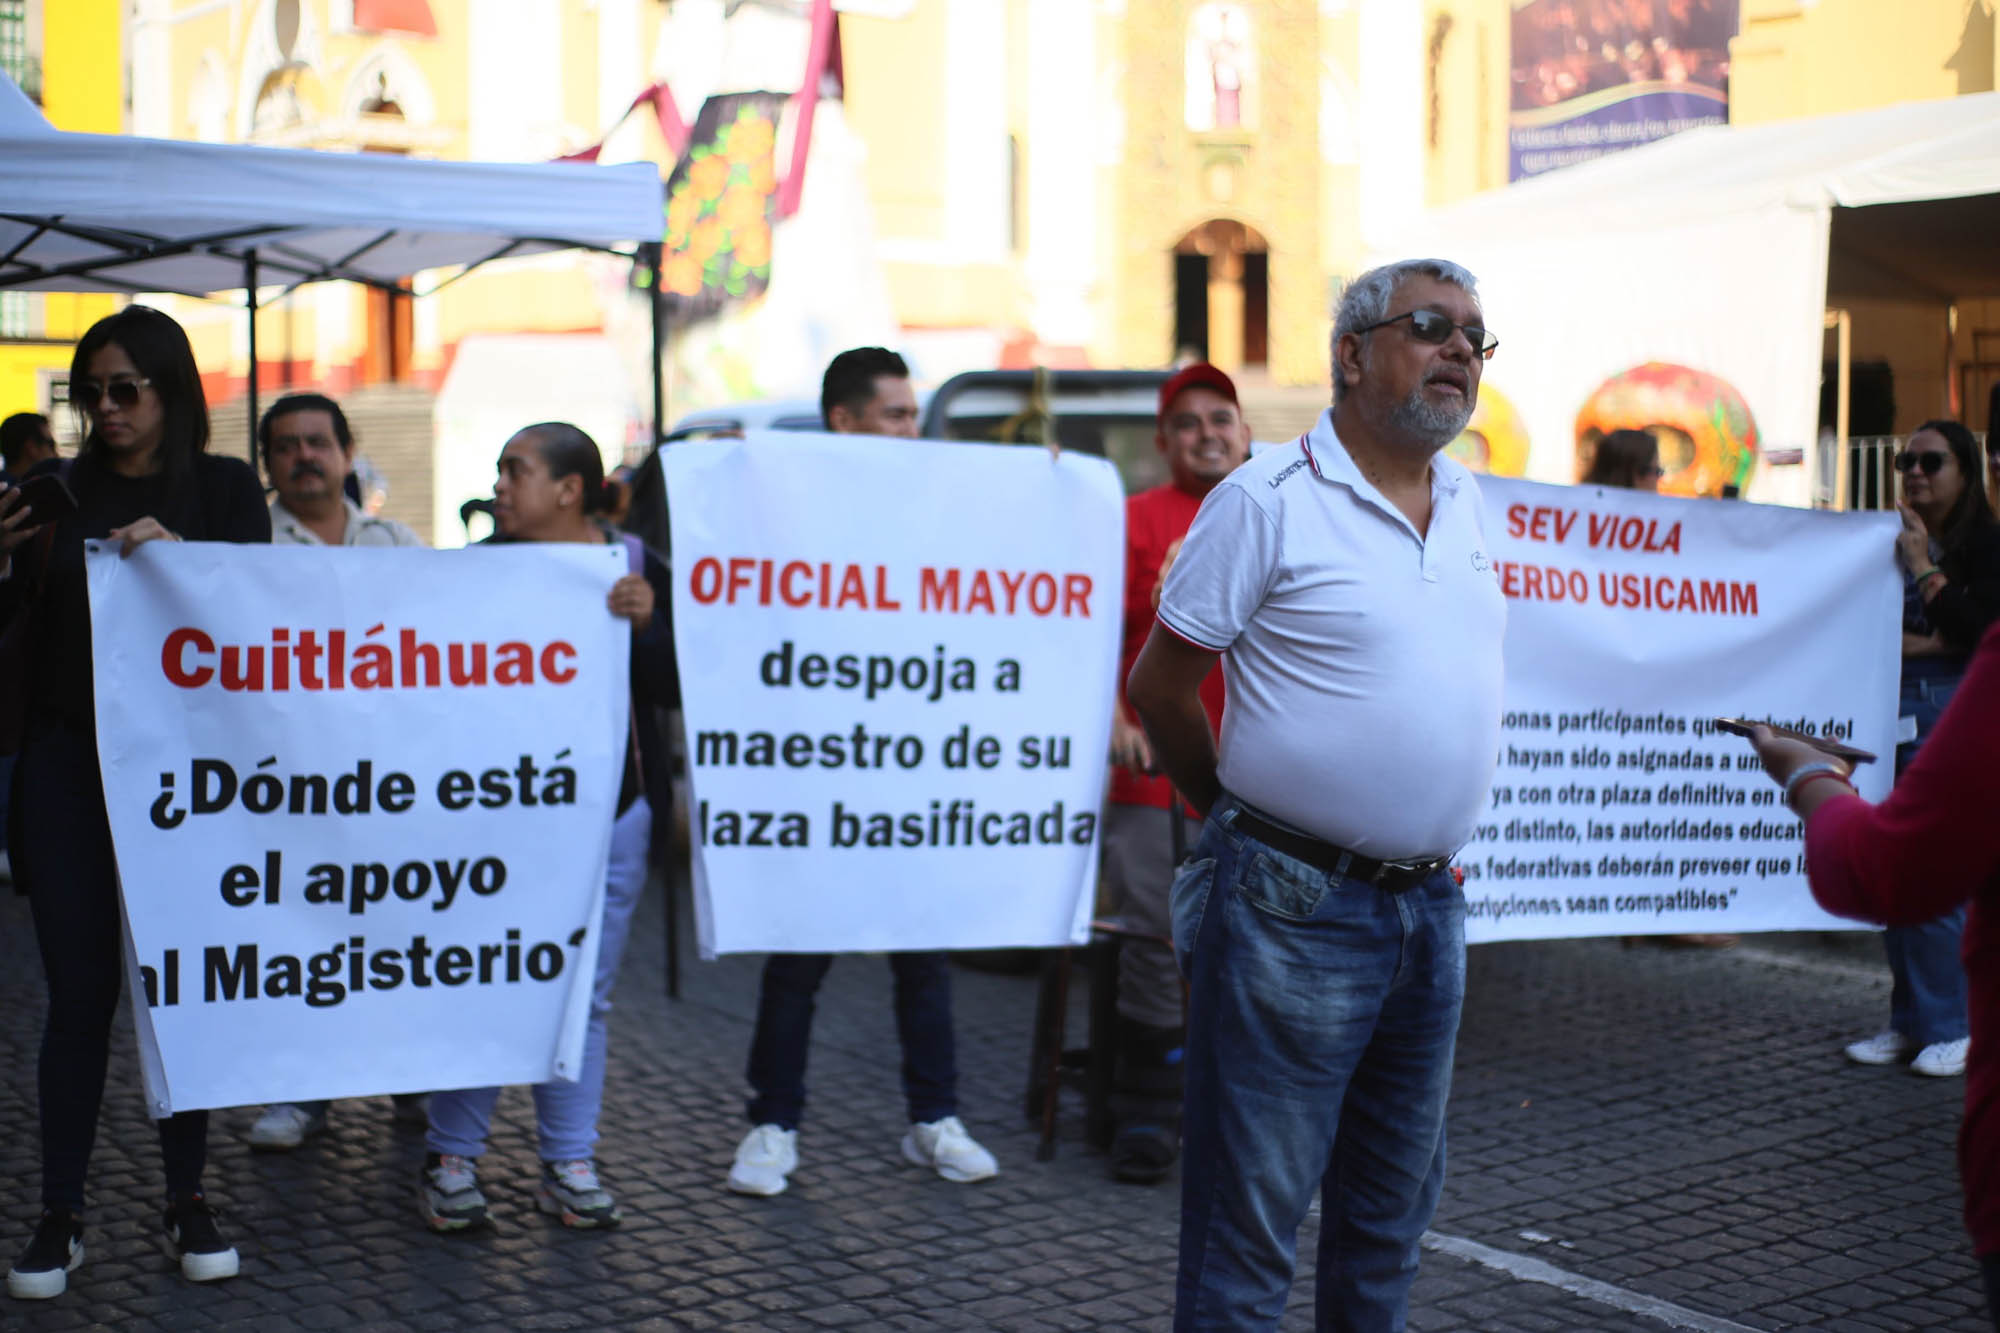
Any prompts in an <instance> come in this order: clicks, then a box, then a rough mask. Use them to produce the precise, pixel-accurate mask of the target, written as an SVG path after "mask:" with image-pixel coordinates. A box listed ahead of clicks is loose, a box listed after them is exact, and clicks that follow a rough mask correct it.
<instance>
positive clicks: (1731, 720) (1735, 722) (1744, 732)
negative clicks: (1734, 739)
mask: <svg viewBox="0 0 2000 1333" xmlns="http://www.w3.org/2000/svg"><path fill="white" fill-rule="evenodd" d="M1755 727H1769V728H1770V731H1771V734H1772V735H1773V736H1782V737H1784V738H1785V739H1786V740H1788V741H1804V742H1805V743H1806V744H1807V745H1810V746H1812V747H1813V749H1815V750H1819V751H1821V752H1823V753H1825V754H1830V755H1832V756H1833V757H1834V758H1836V759H1845V760H1846V761H1847V762H1848V763H1850V764H1872V763H1874V762H1875V756H1874V755H1872V754H1870V753H1868V751H1866V750H1860V749H1856V748H1855V747H1854V746H1852V745H1847V744H1844V743H1842V742H1840V741H1836V740H1829V739H1827V738H1826V737H1824V736H1808V735H1806V734H1805V733H1804V732H1803V731H1794V730H1793V729H1792V728H1790V727H1773V726H1771V724H1770V723H1768V722H1752V721H1750V720H1749V719H1748V718H1741V717H1718V718H1716V719H1715V729H1716V730H1717V731H1726V732H1728V733H1729V734H1730V735H1732V736H1748V735H1749V734H1750V732H1751V729H1752V728H1755Z"/></svg>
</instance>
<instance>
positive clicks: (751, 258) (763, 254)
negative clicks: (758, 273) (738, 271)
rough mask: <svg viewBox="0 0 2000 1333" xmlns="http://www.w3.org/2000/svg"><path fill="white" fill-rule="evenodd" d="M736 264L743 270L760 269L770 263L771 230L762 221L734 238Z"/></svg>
mask: <svg viewBox="0 0 2000 1333" xmlns="http://www.w3.org/2000/svg"><path fill="white" fill-rule="evenodd" d="M736 262H737V263H739V264H741V265H743V267H745V268H762V267H764V266H765V265H766V264H768V263H770V262H771V229H770V228H769V227H767V226H765V225H764V224H763V222H762V221H759V222H758V224H757V225H756V226H754V227H746V228H745V229H744V230H743V231H742V232H741V233H740V234H739V235H738V236H737V237H736Z"/></svg>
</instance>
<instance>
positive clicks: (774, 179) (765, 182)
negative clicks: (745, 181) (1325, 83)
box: [749, 158, 778, 194]
mask: <svg viewBox="0 0 2000 1333" xmlns="http://www.w3.org/2000/svg"><path fill="white" fill-rule="evenodd" d="M749 183H750V188H751V190H752V191H754V192H755V193H757V194H770V193H771V192H772V191H774V190H776V189H777V188H778V173H777V172H776V171H775V170H774V169H773V168H772V166H771V160H770V159H769V158H765V159H763V160H762V161H760V162H756V163H754V164H752V165H751V167H750V182H749Z"/></svg>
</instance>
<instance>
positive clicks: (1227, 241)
mask: <svg viewBox="0 0 2000 1333" xmlns="http://www.w3.org/2000/svg"><path fill="white" fill-rule="evenodd" d="M1173 260H1174V356H1175V358H1176V359H1179V358H1181V357H1184V356H1186V355H1188V354H1190V353H1192V354H1193V355H1194V356H1196V357H1199V358H1200V359H1202V360H1204V361H1212V362H1214V363H1215V364H1216V365H1218V366H1220V367H1222V368H1223V369H1224V370H1227V371H1231V372H1234V371H1238V370H1243V369H1245V368H1262V367H1263V366H1264V364H1265V363H1266V362H1268V361H1269V360H1270V355H1271V351H1270V349H1271V282H1270V277H1271V253H1270V246H1269V245H1267V244H1266V243H1265V241H1264V238H1263V236H1262V235H1260V234H1259V233H1258V232H1257V231H1256V230H1255V229H1254V228H1252V227H1246V226H1244V225H1243V224H1242V223H1241V222H1237V221H1235V220H1234V219H1232V218H1212V219H1210V220H1209V221H1207V222H1204V223H1202V224H1201V225H1200V226H1199V227H1196V228H1195V229H1194V230H1193V231H1190V232H1189V233H1188V234H1187V235H1185V236H1183V237H1181V238H1180V240H1178V241H1176V242H1175V243H1174V250H1173Z"/></svg>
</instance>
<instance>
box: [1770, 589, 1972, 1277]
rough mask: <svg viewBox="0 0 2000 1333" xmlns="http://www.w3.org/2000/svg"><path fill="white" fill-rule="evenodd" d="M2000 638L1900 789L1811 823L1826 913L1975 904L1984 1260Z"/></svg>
mask: <svg viewBox="0 0 2000 1333" xmlns="http://www.w3.org/2000/svg"><path fill="white" fill-rule="evenodd" d="M1996 764H2000V627H1995V628H1994V629H1991V630H1988V631H1987V633H1986V637H1985V638H1984V639H1983V640H1982V641H1981V642H1980V645H1979V647H1978V649H1977V650H1976V651H1975V652H1974V653H1973V655H1972V660H1971V662H1970V663H1969V664H1968V666H1967V668H1966V673H1965V680H1964V682H1963V683H1962V684H1961V685H1960V686H1959V687H1958V692H1957V693H1956V694H1954V695H1953V696H1952V700H1951V703H1950V704H1949V705H1947V706H1946V708H1945V711H1944V716H1943V717H1942V718H1940V719H1939V720H1938V724H1937V727H1936V728H1935V729H1934V730H1933V731H1932V733H1931V734H1930V735H1929V736H1927V737H1925V738H1924V745H1923V748H1922V749H1921V750H1919V751H1917V757H1916V759H1915V760H1913V761H1912V762H1911V764H1910V766H1909V768H1907V769H1905V770H1904V771H1903V776H1902V777H1901V778H1899V779H1897V781H1896V789H1895V790H1894V791H1892V792H1890V793H1889V797H1888V799H1887V800H1885V801H1883V802H1882V803H1881V804H1880V805H1870V804H1868V803H1867V802H1866V801H1864V800H1862V799H1861V798H1860V797H1859V796H1851V795H1850V796H1836V797H1834V798H1833V799H1831V800H1829V801H1827V802H1826V803H1824V804H1823V805H1821V806H1820V807H1819V808H1818V809H1816V810H1814V811H1813V816H1812V819H1811V820H1810V821H1809V822H1808V823H1807V824H1806V875H1807V878H1808V879H1809V880H1810V882H1811V884H1812V892H1813V897H1815V898H1817V899H1818V900H1819V903H1820V906H1822V907H1824V908H1826V910H1827V911H1829V912H1833V913H1835V914H1836V915H1839V916H1845V917H1853V918H1855V919H1857V920H1861V921H1874V922H1879V923H1880V924H1882V925H1888V926H1899V925H1916V924H1918V923H1920V922H1924V921H1930V920H1933V919H1934V918H1936V917H1938V916H1941V915H1943V914H1944V913H1945V912H1947V911H1950V910H1951V909H1952V908H1954V907H1956V906H1958V904H1960V903H1962V902H1965V901H1966V900H1967V899H1971V902H1972V907H1971V910H1970V911H1969V912H1968V913H1967V914H1966V920H1965V943H1964V956H1965V977H1966V983H1967V1008H1968V1010H1969V1011H1970V1017H1971V1020H1972V1051H1971V1055H1970V1058H1969V1061H1968V1063H1967V1065H1966V1071H1965V1072H1966V1079H1965V1122H1964V1124H1963V1125H1962V1127H1961V1128H1960V1130H1959V1135H1958V1168H1959V1176H1960V1178H1961V1179H1962V1180H1963V1182H1964V1185H1965V1228H1966V1230H1967V1231H1969V1232H1971V1233H1972V1246H1973V1250H1974V1251H1975V1252H1976V1253H1978V1254H1980V1255H1990V1254H1996V1253H2000V820H1996V819H1994V818H1993V809H1992V801H1993V789H1994V774H1995V765H1996Z"/></svg>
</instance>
